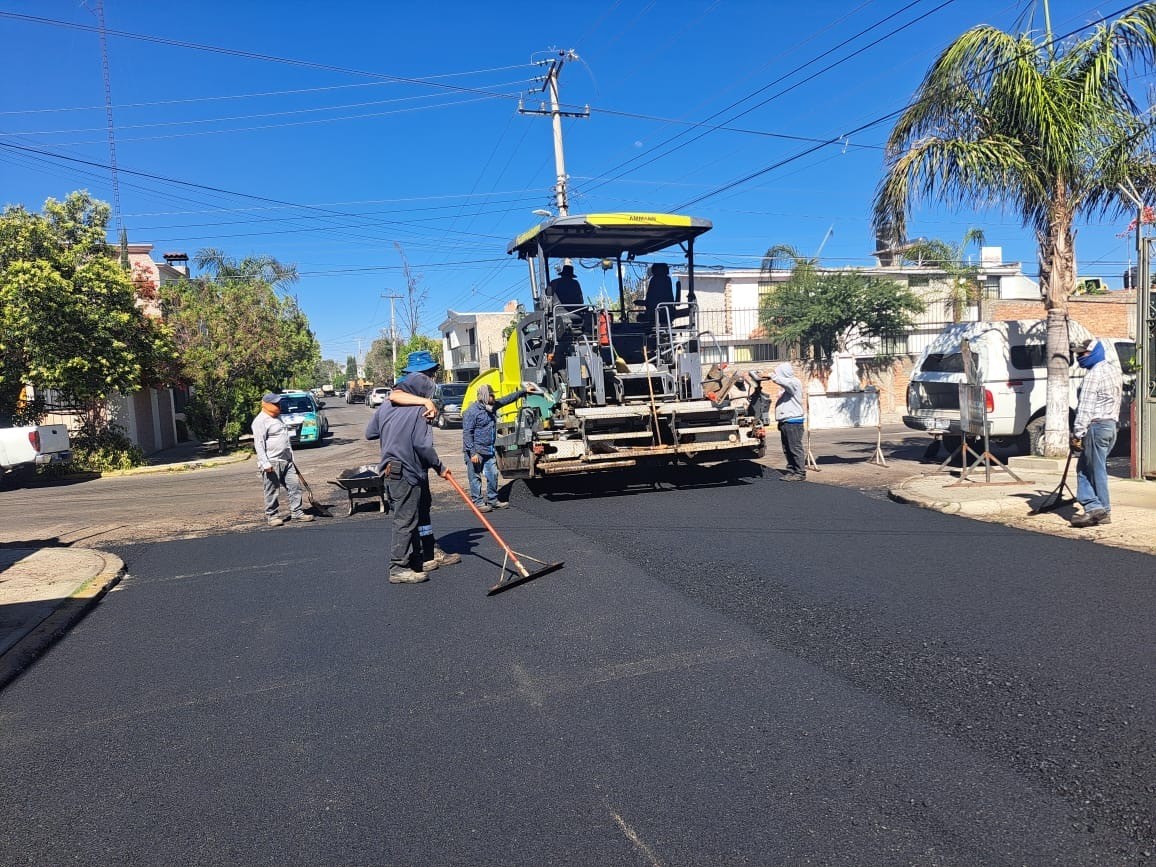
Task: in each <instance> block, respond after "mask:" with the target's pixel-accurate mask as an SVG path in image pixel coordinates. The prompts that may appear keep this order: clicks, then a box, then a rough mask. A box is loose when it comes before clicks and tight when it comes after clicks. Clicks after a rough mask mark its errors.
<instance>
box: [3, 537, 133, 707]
mask: <svg viewBox="0 0 1156 867" xmlns="http://www.w3.org/2000/svg"><path fill="white" fill-rule="evenodd" d="M92 553H94V554H96V555H98V556H99V557H100V558H101V559H102V560H103V561H104V565H103V566H102V567H101V568H100V570H99V571H98V572H97V574H96V575H94V576H93V577H92V578H89V579H88V580H87V581H85V582H84V583H83V584H81V585H80V586H79V587H77V588H76V590H74V591H73V592H72V593H71V594H70V595H69V596H68V598H67V599H64V600H63V601H62V602H61V603H60V604H59V605H57V606H56V607H55V608H54V609H53V610H52V612H51V613H50V614H48V615H47V616H46V617H45V618H44V619H43V620H41V621H40V622H39V623H37V624H35V625H32V626H31V628H30V629H29V630H28V632H26V633H25V634H24V635H23V636H21V638H20V639H19V640H18V641H17V642H16V643H15V644H13V645H12V646H11V647H10V648H9V649H8V650H7V651H5V652H4V653H3V654H0V689H3V688H4V687H6V686H7V685H8V684H9V683H11V682H12V681H13V680H15V679H16V678H17V677H18V676H19V675H20V674H21V672H23V671H24V670H25V669H26V668H28V666H29V665H31V664H32V663H33V662H35V661H36V659H37V658H38V657H39V656H40V655H41V654H43V653H44V652H45V651H46V650H48V648H50V647H51V646H52V645H53V644H54V643H55V642H56V640H57V639H58V638H59V637H60V636H61V635H63V634H64V633H65V632H67V631H68V630H69V629H71V628H72V626H73V625H75V624H76V623H77V622H78V621H79V620H80V619H81V618H82V617H84V615H85V614H87V613H88V611H89V610H90V609H92V608H93V607H94V606H95V605H96V603H97V602H99V601H100V600H101V598H102V597H103V596H104V594H105V593H107V592H108V591H109V590H110V589H112V588H113V587H114V586H116V584H117V582H119V581H120V579H121V578H122V577H123V576H124V573H125V567H124V561H123V560H121V559H120V557H117V556H116V555H115V554H107V553H105V552H104V551H93V552H92Z"/></svg>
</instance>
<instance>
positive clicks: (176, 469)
mask: <svg viewBox="0 0 1156 867" xmlns="http://www.w3.org/2000/svg"><path fill="white" fill-rule="evenodd" d="M251 457H253V452H252V451H250V450H248V449H246V450H245V451H243V452H238V453H236V454H232V455H224V456H222V457H219V458H205V459H203V460H195V461H180V462H179V463H174V464H153V465H148V466H143V467H133V468H132V469H131V470H113V471H112V472H107V473H101V476H102V477H104V478H109V477H116V476H143V475H149V474H151V473H184V472H188V471H190V470H208V469H212V468H213V467H224V466H228V465H229V464H239V463H242V462H243V461H247V460H249V459H250V458H251Z"/></svg>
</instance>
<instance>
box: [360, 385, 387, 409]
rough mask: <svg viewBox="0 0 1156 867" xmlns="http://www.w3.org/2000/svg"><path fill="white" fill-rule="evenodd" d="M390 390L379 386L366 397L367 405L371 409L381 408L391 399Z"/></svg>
mask: <svg viewBox="0 0 1156 867" xmlns="http://www.w3.org/2000/svg"><path fill="white" fill-rule="evenodd" d="M389 392H390V389H389V388H388V387H386V386H384V385H379V386H378V387H377V388H375V389H374V390H373V391H371V392H370V393H369V394H368V395H366V397H365V405H366V406H368V407H369V408H370V409H373V408H374V407H377V406H381V405H382V404H383V403H385V402H386V401H387V400H388V399H389Z"/></svg>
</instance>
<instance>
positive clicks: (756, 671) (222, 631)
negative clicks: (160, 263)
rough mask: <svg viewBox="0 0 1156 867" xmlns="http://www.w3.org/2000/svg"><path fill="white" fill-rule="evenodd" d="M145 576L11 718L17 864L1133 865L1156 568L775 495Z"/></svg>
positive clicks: (246, 553) (368, 518) (593, 496)
mask: <svg viewBox="0 0 1156 867" xmlns="http://www.w3.org/2000/svg"><path fill="white" fill-rule="evenodd" d="M759 475H760V473H759V471H758V469H757V468H754V467H747V468H745V469H744V468H739V471H738V472H736V473H734V474H732V475H731V476H729V477H728V478H725V479H719V478H712V477H710V476H708V475H698V476H688V477H683V478H682V479H681V480H680V482H681V486H679V487H672V486H669V485H665V486H662V488H661V489H659V490H656V489H654V487H652V486H648V485H639V486H636V487H633V488H623V489H613V488H608V487H607V484H606V480H600V482H599V484H598V485H597V487H598V488H599V490H597V491H595V490H584V489H582V488H580V487H571V488H569V489H562V490H558V491H555V492H554V493H551V494H549V495H546V496H543V497H539V498H533V497H531V496H530V495H529V494H528V493H527V492H526V491H525V489H524V488H523V487H521V486H516V487H515V488H514V489H513V494H514V496H513V502H514V507H513V508H511V509H509V510H506V511H504V512H496V513H494V514H493V515H492V516H491V517H493V518H494V521H495V523H496V524H497V525H498V526H499V527H500V528H501V529H502V530H503V531H504V532H506V533H507V535H508V539H509V541H510V542H511V543H512V544H513V545H514V547H515V548H517V549H519V550H523V551H526V552H528V553H530V554H532V555H534V556H535V557H539V558H541V559H543V560H547V561H554V560H564V561H565V563H566V566H565V568H564V569H562V570H561V571H558V572H555V573H553V574H551V575H549V576H547V577H544V578H542V579H540V580H538V581H534V582H531V583H529V584H525V585H523V586H521V587H517V588H514V589H512V590H510V591H508V592H506V593H503V594H500V595H497V596H494V597H487V596H486V595H485V590H486V588H487V587H488V586H489V585H490V584H491V583H493V581H494V580H495V579H496V578H497V575H498V568H499V565H498V564H499V560H500V558H499V551H498V549H497V547H496V545H495V544H494V543H493V542H492V541H491V540H490V539H488V538H487V537H486V536H484V535H483V534H482V533H481V532H480V531H479V530H478V529H477V528H476V526H475V522H474V520H473V518H472V516H471V514H470V513H468V512H467V511H465V510H464V509H447V510H442V511H440V512H439V513H438V514H437V515H436V517H435V525H436V526H437V528H438V532H439V534H440V535H441V536H442V537H443V539H444V542H445V544H446V546H447V547H449V548H452V549H456V550H460V551H463V552H465V553H466V554H467V556H466V558H465V562H464V563H463V564H461V565H459V566H455V567H450V568H447V569H443V570H439V572H437V573H434V575H433V577H432V580H431V581H429V582H428V583H427V584H423V585H416V586H390V585H388V584H387V583H386V582H385V578H384V576H385V569H386V559H385V557H384V556H383V552H384V550H385V548H386V545H387V544H388V529H389V523H388V518H378V517H377V516H375V515H372V514H370V515H358V516H355V517H354V518H353V519H350V520H343V519H332V520H326V521H319V522H316V523H314V524H311V525H307V526H301V527H294V526H292V525H290V526H288V527H283V528H277V529H267V528H258V529H254V530H252V531H249V532H237V533H228V534H217V535H208V536H205V537H202V538H195V539H186V540H178V541H169V542H163V543H149V544H139V545H125V546H122V547H119V548H114V549H113V550H114V551H115V552H116V553H118V554H120V555H121V556H122V557H123V558H124V560H125V561H126V563H127V564H128V569H129V576H128V578H127V579H126V580H125V581H124V582H122V584H121V585H120V586H119V587H118V589H117V590H116V591H115V592H113V593H111V594H110V595H109V596H108V597H107V598H106V599H105V600H104V601H103V602H102V604H101V605H100V606H99V607H98V608H97V609H96V610H95V611H94V612H93V613H92V614H90V615H89V616H88V617H87V618H86V619H85V620H84V621H83V622H82V623H81V624H80V625H79V626H78V627H77V628H76V629H75V630H74V631H73V632H72V633H71V634H70V635H69V636H67V637H66V638H65V639H64V640H63V641H62V642H61V643H59V644H58V645H57V646H56V647H55V648H54V649H53V650H52V651H50V652H49V654H48V655H47V656H45V657H44V658H42V659H41V660H39V661H38V662H37V663H36V665H35V666H34V667H33V668H32V669H31V670H30V671H28V672H27V673H26V674H25V675H24V676H23V677H22V678H20V679H19V680H17V681H16V682H14V683H13V684H12V685H11V686H10V687H9V688H8V689H7V690H5V691H4V692H3V693H0V827H3V829H4V831H3V833H0V862H2V863H5V864H59V863H65V862H67V863H117V864H156V863H206V864H208V863H214V864H215V863H231V864H298V863H301V864H305V863H308V864H331V863H401V864H418V863H421V864H439V865H440V864H479V863H519V864H540V863H573V864H641V865H653V864H671V865H673V864H720V863H760V864H871V865H877V864H921V865H925V864H1081V865H1084V864H1130V863H1142V862H1143V861H1145V860H1146V859H1148V858H1150V856H1151V854H1152V852H1153V845H1154V839H1153V838H1154V832H1153V827H1152V821H1153V811H1154V806H1156V795H1154V790H1156V754H1154V750H1156V748H1154V747H1153V744H1154V743H1156V738H1154V736H1156V682H1154V681H1156V673H1154V672H1156V666H1154V665H1153V663H1154V661H1156V660H1154V658H1153V650H1152V635H1153V634H1154V627H1156V622H1154V620H1156V604H1154V603H1156V591H1154V589H1153V587H1154V585H1153V582H1152V580H1151V574H1152V569H1151V563H1152V561H1151V558H1149V557H1146V556H1144V555H1141V554H1137V553H1133V552H1129V551H1124V550H1118V549H1111V548H1106V547H1104V546H1097V545H1092V544H1086V543H1081V542H1078V541H1069V540H1065V539H1058V538H1054V537H1048V536H1041V535H1036V534H1031V533H1025V532H1020V531H1016V530H1012V529H1008V528H1005V527H1002V526H1000V525H994V524H984V523H979V522H971V521H966V520H961V519H958V518H953V517H949V516H945V515H941V514H938V513H934V512H928V511H924V510H920V509H915V508H911V507H904V506H900V505H898V504H894V503H890V502H887V501H884V500H880V499H878V498H874V497H870V496H867V495H864V494H861V493H859V492H856V491H853V490H846V489H842V488H837V487H831V486H826V485H815V484H802V485H800V484H789V483H784V482H780V481H777V480H771V479H767V480H763V479H761V478H759Z"/></svg>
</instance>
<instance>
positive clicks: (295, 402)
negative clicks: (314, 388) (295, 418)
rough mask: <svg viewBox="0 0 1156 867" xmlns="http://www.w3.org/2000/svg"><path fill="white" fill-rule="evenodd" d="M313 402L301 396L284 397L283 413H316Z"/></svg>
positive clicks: (282, 402) (282, 401)
mask: <svg viewBox="0 0 1156 867" xmlns="http://www.w3.org/2000/svg"><path fill="white" fill-rule="evenodd" d="M314 411H315V410H314V409H313V401H312V400H311V399H310V398H308V397H305V396H304V395H301V396H296V395H294V396H292V397H283V398H281V412H314Z"/></svg>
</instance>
